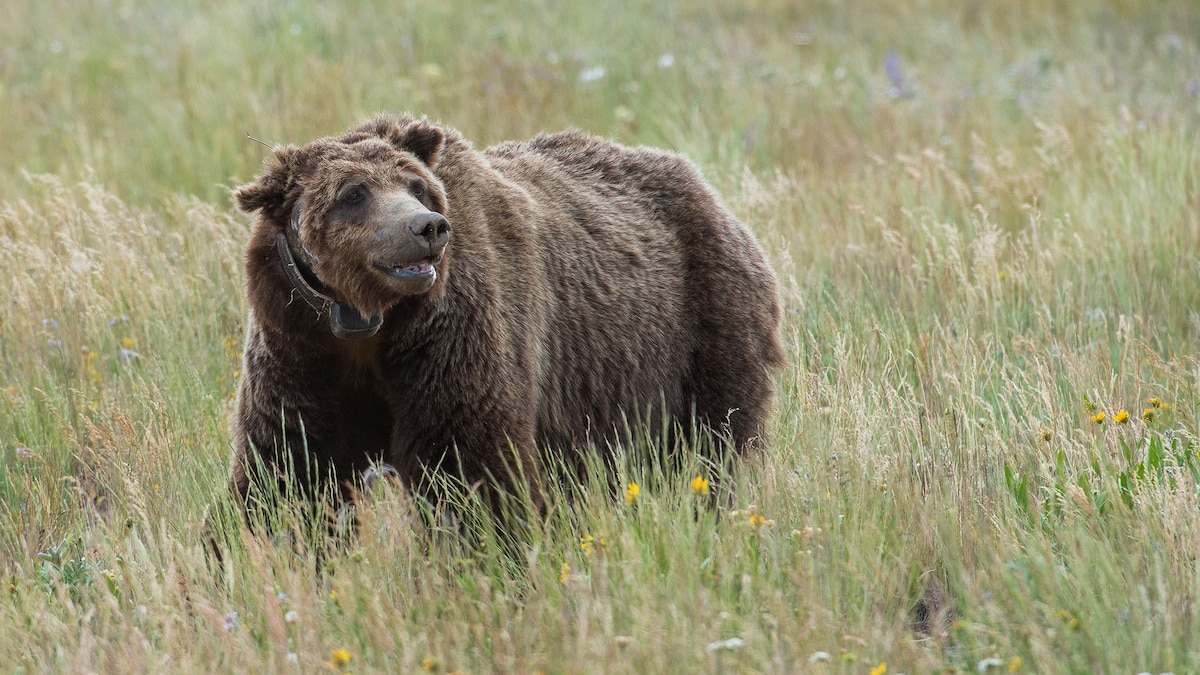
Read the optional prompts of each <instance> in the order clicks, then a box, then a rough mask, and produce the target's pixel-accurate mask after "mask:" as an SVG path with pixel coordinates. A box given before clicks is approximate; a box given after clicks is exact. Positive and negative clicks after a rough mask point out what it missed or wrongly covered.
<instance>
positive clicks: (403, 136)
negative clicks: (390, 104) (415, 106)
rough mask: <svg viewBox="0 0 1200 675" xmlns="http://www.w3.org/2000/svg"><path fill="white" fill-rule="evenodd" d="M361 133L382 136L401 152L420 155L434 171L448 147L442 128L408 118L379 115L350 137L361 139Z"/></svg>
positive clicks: (350, 133) (360, 126)
mask: <svg viewBox="0 0 1200 675" xmlns="http://www.w3.org/2000/svg"><path fill="white" fill-rule="evenodd" d="M357 134H370V135H372V136H378V137H380V138H382V139H383V140H385V141H387V142H388V143H391V144H392V145H394V146H396V147H397V148H399V149H400V150H406V151H408V152H411V153H412V154H414V155H416V156H417V159H419V160H421V161H422V162H424V163H425V166H427V167H429V168H430V169H432V168H434V167H435V166H437V163H438V161H439V160H440V159H441V158H442V148H443V147H445V145H446V132H444V131H442V130H441V128H440V127H438V126H436V125H434V124H430V123H429V122H426V121H425V120H413V119H412V118H411V117H409V116H408V115H405V116H403V117H394V116H392V115H379V116H378V117H375V118H373V119H370V120H367V121H366V122H363V123H362V124H360V125H358V126H357V127H355V128H354V129H351V130H350V132H349V133H348V134H347V137H348V138H353V139H354V140H357V137H356V136H357Z"/></svg>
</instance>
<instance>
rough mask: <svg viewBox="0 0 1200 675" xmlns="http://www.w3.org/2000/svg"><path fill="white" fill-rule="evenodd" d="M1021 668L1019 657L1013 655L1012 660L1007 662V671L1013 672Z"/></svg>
mask: <svg viewBox="0 0 1200 675" xmlns="http://www.w3.org/2000/svg"><path fill="white" fill-rule="evenodd" d="M1020 669H1021V657H1019V656H1014V657H1012V661H1009V662H1008V672H1010V673H1015V672H1017V671H1018V670H1020Z"/></svg>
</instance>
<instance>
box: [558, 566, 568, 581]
mask: <svg viewBox="0 0 1200 675" xmlns="http://www.w3.org/2000/svg"><path fill="white" fill-rule="evenodd" d="M570 578H571V566H570V565H568V564H567V563H566V562H563V564H562V567H561V568H560V569H559V570H558V583H560V584H565V583H567V579H570Z"/></svg>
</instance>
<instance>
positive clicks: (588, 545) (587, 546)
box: [564, 534, 596, 564]
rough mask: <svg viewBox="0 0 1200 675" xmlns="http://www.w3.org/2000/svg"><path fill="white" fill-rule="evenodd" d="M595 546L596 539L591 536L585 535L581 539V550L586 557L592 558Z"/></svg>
mask: <svg viewBox="0 0 1200 675" xmlns="http://www.w3.org/2000/svg"><path fill="white" fill-rule="evenodd" d="M595 544H596V538H595V537H593V536H592V535H590V534H585V535H583V536H582V537H580V538H579V549H580V550H581V551H583V554H584V555H588V556H590V555H591V554H593V553H595ZM564 564H566V563H564Z"/></svg>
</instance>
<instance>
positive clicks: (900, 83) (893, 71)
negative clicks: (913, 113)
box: [883, 52, 912, 98]
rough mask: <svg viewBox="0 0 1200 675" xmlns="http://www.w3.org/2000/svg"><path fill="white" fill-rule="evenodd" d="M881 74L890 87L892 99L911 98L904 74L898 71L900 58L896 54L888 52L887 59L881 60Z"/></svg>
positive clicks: (910, 91) (910, 90)
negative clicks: (883, 74)
mask: <svg viewBox="0 0 1200 675" xmlns="http://www.w3.org/2000/svg"><path fill="white" fill-rule="evenodd" d="M883 72H884V73H885V74H886V75H887V78H888V82H890V83H891V85H892V88H891V92H890V93H891V95H892V98H900V97H908V96H912V89H911V88H909V86H908V81H907V80H905V79H904V73H903V72H902V71H901V70H900V57H899V56H897V55H896V52H888V55H887V58H885V59H884V60H883Z"/></svg>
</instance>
